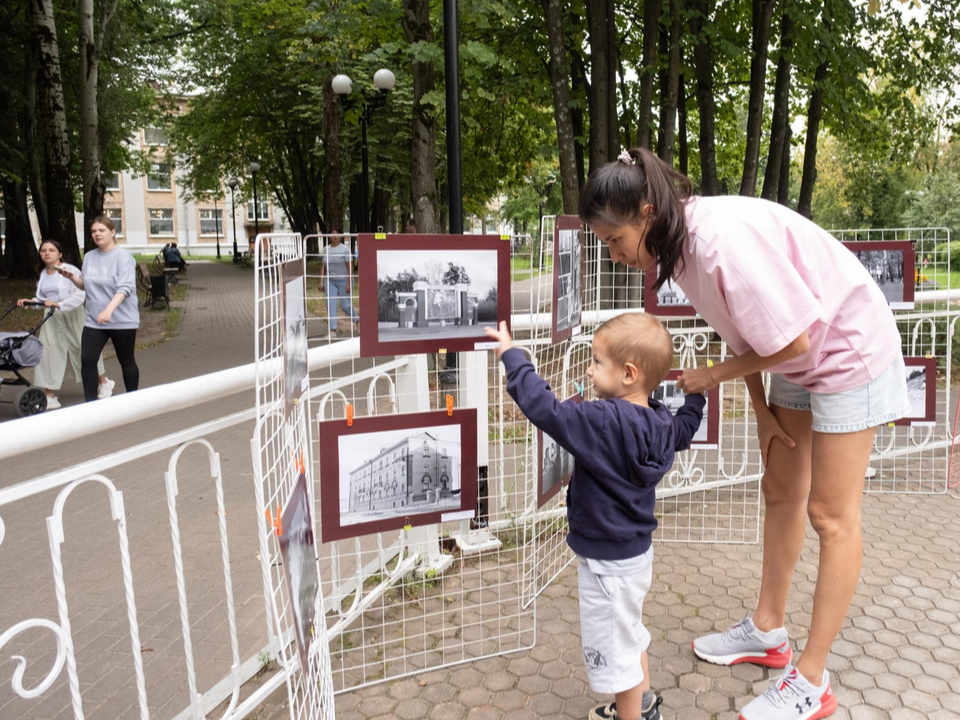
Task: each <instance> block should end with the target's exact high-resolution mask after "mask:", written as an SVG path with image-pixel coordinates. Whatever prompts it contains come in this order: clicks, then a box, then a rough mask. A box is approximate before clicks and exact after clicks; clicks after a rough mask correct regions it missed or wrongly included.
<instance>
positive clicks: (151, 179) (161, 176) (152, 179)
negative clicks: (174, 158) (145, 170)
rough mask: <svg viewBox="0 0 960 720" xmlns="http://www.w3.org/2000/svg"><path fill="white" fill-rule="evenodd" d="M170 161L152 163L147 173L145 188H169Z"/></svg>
mask: <svg viewBox="0 0 960 720" xmlns="http://www.w3.org/2000/svg"><path fill="white" fill-rule="evenodd" d="M171 187H172V186H171V184H170V163H153V166H152V167H151V169H150V173H149V174H148V175H147V190H170V189H171Z"/></svg>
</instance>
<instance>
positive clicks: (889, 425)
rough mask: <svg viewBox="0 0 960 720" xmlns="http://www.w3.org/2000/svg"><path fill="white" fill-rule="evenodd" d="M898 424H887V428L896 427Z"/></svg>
mask: <svg viewBox="0 0 960 720" xmlns="http://www.w3.org/2000/svg"><path fill="white" fill-rule="evenodd" d="M895 425H896V423H887V427H894V426H895Z"/></svg>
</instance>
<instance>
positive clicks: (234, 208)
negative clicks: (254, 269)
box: [227, 178, 240, 263]
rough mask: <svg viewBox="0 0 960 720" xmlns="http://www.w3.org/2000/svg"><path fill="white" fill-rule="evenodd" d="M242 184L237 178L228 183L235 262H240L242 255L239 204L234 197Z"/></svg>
mask: <svg viewBox="0 0 960 720" xmlns="http://www.w3.org/2000/svg"><path fill="white" fill-rule="evenodd" d="M239 184H240V183H238V182H237V179H236V178H230V180H229V181H228V182H227V185H228V186H229V187H230V208H231V215H233V262H234V263H238V262H240V253H238V252H237V203H236V200H235V199H234V197H233V193H234V191H235V190H236V189H237V185H239Z"/></svg>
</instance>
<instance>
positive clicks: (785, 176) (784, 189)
mask: <svg viewBox="0 0 960 720" xmlns="http://www.w3.org/2000/svg"><path fill="white" fill-rule="evenodd" d="M786 135H787V136H786V138H785V139H784V142H783V153H782V154H781V156H780V177H779V178H778V180H777V202H778V203H780V204H781V205H790V138H791V137H792V136H793V130H792V129H791V127H790V123H787V133H786Z"/></svg>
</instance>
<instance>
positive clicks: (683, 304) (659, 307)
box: [643, 265, 697, 317]
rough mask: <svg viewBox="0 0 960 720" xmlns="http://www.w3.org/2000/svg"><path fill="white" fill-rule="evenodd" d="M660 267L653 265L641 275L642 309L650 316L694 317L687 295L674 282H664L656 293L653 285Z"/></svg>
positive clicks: (694, 313)
mask: <svg viewBox="0 0 960 720" xmlns="http://www.w3.org/2000/svg"><path fill="white" fill-rule="evenodd" d="M659 272H660V266H659V265H655V266H654V267H653V268H651V269H650V271H649V272H645V273H644V274H643V307H644V310H646V311H647V312H648V313H651V314H652V315H670V316H674V317H694V316H695V315H696V314H697V311H696V310H695V309H694V308H693V305H691V304H690V300H689V299H688V298H687V294H686V293H685V292H684V291H683V290H682V289H681V288H680V286H679V285H678V284H677V283H676V282H675V281H674V280H669V281H668V282H665V283H664V284H663V285H662V286H661V287H660V288H658V289H657V291H656V292H654V291H653V284H654V283H655V282H656V281H657V273H659Z"/></svg>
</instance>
